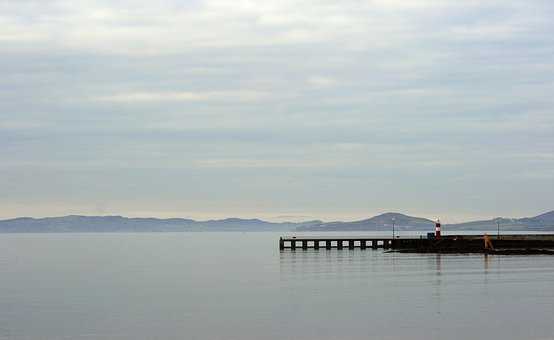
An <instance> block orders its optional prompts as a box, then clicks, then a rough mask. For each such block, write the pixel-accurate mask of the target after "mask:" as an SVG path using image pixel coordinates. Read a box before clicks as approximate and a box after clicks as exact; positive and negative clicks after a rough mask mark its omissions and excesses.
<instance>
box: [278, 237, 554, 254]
mask: <svg viewBox="0 0 554 340" xmlns="http://www.w3.org/2000/svg"><path fill="white" fill-rule="evenodd" d="M489 238H490V240H491V241H492V243H493V245H494V247H495V248H502V249H531V248H549V249H553V248H554V235H553V234H511V235H500V236H497V235H489ZM297 248H298V249H320V248H323V249H332V248H335V249H345V248H346V249H354V248H360V249H366V248H372V249H377V248H383V249H418V250H425V251H459V252H464V251H481V250H482V249H483V248H484V241H483V235H443V236H441V237H440V238H434V237H429V238H428V237H425V236H423V235H418V236H402V237H396V238H392V236H331V235H329V236H311V235H302V236H282V237H280V238H279V249H281V250H284V249H291V250H295V249H297Z"/></svg>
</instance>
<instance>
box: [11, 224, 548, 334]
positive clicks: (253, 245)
mask: <svg viewBox="0 0 554 340" xmlns="http://www.w3.org/2000/svg"><path fill="white" fill-rule="evenodd" d="M278 237H279V234H275V233H144V234H3V235H0V339H18V340H19V339H41V340H42V339H45V340H50V339H52V340H53V339H125V340H126V339H237V340H239V339H240V340H249V339H252V340H254V339H314V340H315V339H325V340H327V339H329V340H330V339H337V340H338V339H360V338H362V339H366V338H372V339H471V338H479V339H483V338H487V339H554V336H553V335H554V322H553V321H554V257H551V256H484V255H436V254H396V253H384V252H383V250H381V249H379V250H372V249H366V250H361V249H354V250H348V249H344V250H336V249H333V250H325V249H320V250H313V249H311V250H307V251H303V250H296V251H290V250H286V251H283V252H280V251H279V249H278V245H277V239H278Z"/></svg>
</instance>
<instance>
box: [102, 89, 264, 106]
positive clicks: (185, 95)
mask: <svg viewBox="0 0 554 340" xmlns="http://www.w3.org/2000/svg"><path fill="white" fill-rule="evenodd" d="M267 97H268V94H267V93H265V92H261V91H211V92H186V91H183V92H172V91H169V92H124V93H117V94H113V95H106V96H98V97H94V99H95V100H99V101H109V102H116V103H141V102H208V101H213V102H220V101H223V102H228V101H231V102H233V101H236V102H252V101H259V100H262V99H264V98H267Z"/></svg>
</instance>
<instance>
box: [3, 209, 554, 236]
mask: <svg viewBox="0 0 554 340" xmlns="http://www.w3.org/2000/svg"><path fill="white" fill-rule="evenodd" d="M393 221H394V224H395V227H396V228H397V230H413V231H424V230H430V229H432V228H433V225H434V221H432V220H430V219H426V218H421V217H414V216H408V215H404V214H401V213H391V212H389V213H384V214H380V215H377V216H374V217H371V218H368V219H364V220H360V221H353V222H340V221H336V222H323V221H319V220H312V221H305V222H268V221H263V220H260V219H241V218H226V219H220V220H207V221H196V220H192V219H187V218H167V219H161V218H130V217H123V216H79V215H70V216H62V217H46V218H31V217H20V218H14V219H8V220H0V233H41V232H43V233H64V232H187V231H190V232H198V231H318V232H324V231H388V230H390V229H391V227H392V223H393ZM498 225H500V226H501V228H502V230H504V231H518V230H521V231H554V211H550V212H547V213H544V214H541V215H537V216H534V217H523V218H505V217H498V218H494V219H490V220H481V221H470V222H465V223H459V224H446V225H444V228H445V230H496V228H497V226H498Z"/></svg>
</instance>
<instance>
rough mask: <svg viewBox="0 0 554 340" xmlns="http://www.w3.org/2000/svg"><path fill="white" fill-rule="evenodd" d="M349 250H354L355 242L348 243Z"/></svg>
mask: <svg viewBox="0 0 554 340" xmlns="http://www.w3.org/2000/svg"><path fill="white" fill-rule="evenodd" d="M348 249H354V240H350V241H348Z"/></svg>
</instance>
